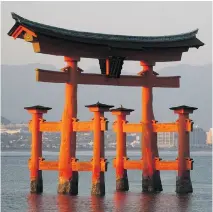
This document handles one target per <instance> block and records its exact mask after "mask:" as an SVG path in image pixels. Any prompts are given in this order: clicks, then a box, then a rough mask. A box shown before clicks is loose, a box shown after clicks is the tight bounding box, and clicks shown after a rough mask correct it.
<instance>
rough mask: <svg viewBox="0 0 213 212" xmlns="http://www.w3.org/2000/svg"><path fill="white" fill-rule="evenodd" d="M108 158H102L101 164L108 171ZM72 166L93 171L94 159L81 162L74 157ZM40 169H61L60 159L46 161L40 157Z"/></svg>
mask: <svg viewBox="0 0 213 212" xmlns="http://www.w3.org/2000/svg"><path fill="white" fill-rule="evenodd" d="M107 164H108V162H107V160H106V159H104V158H101V161H100V166H101V171H102V172H106V171H107ZM70 166H71V168H72V171H92V167H93V161H92V160H91V161H83V162H80V161H78V159H76V158H72V159H71V161H70ZM28 167H29V170H31V168H32V164H31V159H29V161H28ZM39 170H48V171H57V170H59V166H58V161H46V160H45V159H44V158H39Z"/></svg>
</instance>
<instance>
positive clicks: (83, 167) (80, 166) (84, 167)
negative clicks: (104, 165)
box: [72, 161, 92, 172]
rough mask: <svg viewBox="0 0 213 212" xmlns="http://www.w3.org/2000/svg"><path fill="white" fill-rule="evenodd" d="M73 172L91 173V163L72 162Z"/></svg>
mask: <svg viewBox="0 0 213 212" xmlns="http://www.w3.org/2000/svg"><path fill="white" fill-rule="evenodd" d="M72 170H73V171H82V172H83V171H92V163H91V161H83V162H79V161H77V162H73V163H72Z"/></svg>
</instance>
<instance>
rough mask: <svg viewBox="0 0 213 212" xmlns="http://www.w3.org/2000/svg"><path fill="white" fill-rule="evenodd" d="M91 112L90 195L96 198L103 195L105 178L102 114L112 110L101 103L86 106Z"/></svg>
mask: <svg viewBox="0 0 213 212" xmlns="http://www.w3.org/2000/svg"><path fill="white" fill-rule="evenodd" d="M86 107H88V108H89V110H90V111H91V112H93V113H94V119H93V123H94V125H93V127H94V128H93V133H94V134H93V136H94V140H93V159H92V164H93V167H92V190H91V194H92V195H96V196H104V195H105V178H104V172H102V171H101V161H105V158H104V142H103V135H102V133H101V119H103V118H104V117H103V114H104V112H106V111H109V109H110V108H112V107H113V106H112V105H106V104H101V103H99V102H98V103H96V104H93V105H87V106H86Z"/></svg>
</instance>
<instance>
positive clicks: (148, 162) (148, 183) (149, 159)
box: [139, 62, 162, 192]
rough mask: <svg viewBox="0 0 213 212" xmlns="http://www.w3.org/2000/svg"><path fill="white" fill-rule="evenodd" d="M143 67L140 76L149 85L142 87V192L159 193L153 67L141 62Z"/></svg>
mask: <svg viewBox="0 0 213 212" xmlns="http://www.w3.org/2000/svg"><path fill="white" fill-rule="evenodd" d="M141 66H142V67H143V70H142V72H140V73H139V75H141V76H144V77H146V79H147V81H146V82H147V83H146V85H144V87H142V124H143V133H142V158H143V164H144V169H143V175H142V191H143V192H159V191H162V184H161V179H160V172H159V171H157V170H155V162H154V160H155V157H159V155H158V148H157V134H156V133H155V132H154V131H153V121H154V113H153V106H152V102H153V94H152V86H153V82H152V79H153V76H154V74H153V67H152V65H147V64H146V63H144V62H141Z"/></svg>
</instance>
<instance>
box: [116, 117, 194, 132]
mask: <svg viewBox="0 0 213 212" xmlns="http://www.w3.org/2000/svg"><path fill="white" fill-rule="evenodd" d="M113 130H114V132H117V122H116V121H115V122H114V123H113ZM185 130H186V132H191V131H192V130H193V121H192V120H190V119H186V129H185ZM123 132H126V133H130V132H132V133H133V132H138V133H139V132H143V123H128V121H123ZM153 132H178V121H176V122H175V123H157V121H153Z"/></svg>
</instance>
